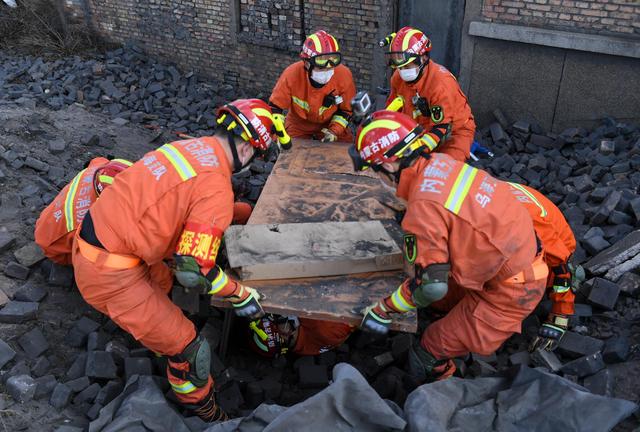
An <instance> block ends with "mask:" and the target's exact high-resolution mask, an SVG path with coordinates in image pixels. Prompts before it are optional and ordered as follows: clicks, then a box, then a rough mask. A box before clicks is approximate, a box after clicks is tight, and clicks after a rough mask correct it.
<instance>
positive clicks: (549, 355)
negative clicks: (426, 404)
mask: <svg viewBox="0 0 640 432" xmlns="http://www.w3.org/2000/svg"><path fill="white" fill-rule="evenodd" d="M531 362H532V363H533V364H534V365H535V366H539V367H544V368H546V369H548V370H550V371H551V372H557V371H559V370H560V368H562V363H561V362H560V360H559V359H558V357H557V356H556V355H555V354H554V353H553V352H551V351H546V350H543V349H540V348H538V349H537V350H535V351H534V352H533V353H531Z"/></svg>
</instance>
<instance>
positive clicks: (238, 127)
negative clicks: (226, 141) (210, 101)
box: [217, 99, 275, 150]
mask: <svg viewBox="0 0 640 432" xmlns="http://www.w3.org/2000/svg"><path fill="white" fill-rule="evenodd" d="M217 115H218V120H217V122H218V124H220V125H224V126H225V127H226V128H227V130H231V131H234V132H235V133H236V134H237V135H239V136H241V137H242V139H244V140H245V141H248V142H249V143H250V144H251V145H252V146H253V147H255V148H257V149H258V150H267V149H268V148H269V146H271V143H272V142H273V139H272V137H271V136H272V134H273V133H275V128H274V125H273V117H272V116H271V115H272V114H271V108H270V107H269V105H267V104H266V102H264V101H262V100H260V99H238V100H235V101H233V102H229V103H228V104H226V105H223V106H221V107H220V108H218V113H217Z"/></svg>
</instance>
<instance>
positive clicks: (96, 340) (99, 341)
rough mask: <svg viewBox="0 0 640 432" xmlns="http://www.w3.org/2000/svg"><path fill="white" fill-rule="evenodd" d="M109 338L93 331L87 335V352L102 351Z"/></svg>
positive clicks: (100, 332)
mask: <svg viewBox="0 0 640 432" xmlns="http://www.w3.org/2000/svg"><path fill="white" fill-rule="evenodd" d="M108 342H109V336H108V335H107V334H106V333H105V332H102V331H95V332H91V333H89V335H87V351H104V349H105V347H106V346H107V343H108Z"/></svg>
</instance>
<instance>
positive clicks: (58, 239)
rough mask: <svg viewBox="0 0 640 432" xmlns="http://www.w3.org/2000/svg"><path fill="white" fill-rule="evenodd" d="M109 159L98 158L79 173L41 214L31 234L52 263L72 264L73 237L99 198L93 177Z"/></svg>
mask: <svg viewBox="0 0 640 432" xmlns="http://www.w3.org/2000/svg"><path fill="white" fill-rule="evenodd" d="M108 162H109V160H108V159H106V158H103V157H97V158H94V159H92V160H91V162H89V165H88V166H87V168H85V169H83V170H82V171H80V172H79V173H78V174H77V175H76V176H75V177H74V178H73V180H72V181H71V183H69V184H68V185H66V186H65V187H64V188H63V189H62V191H60V193H59V194H58V195H57V196H56V197H55V199H54V200H53V201H52V202H51V203H50V204H49V205H48V206H47V207H46V208H45V209H44V210H43V211H42V213H40V217H39V218H38V220H37V221H36V228H35V232H34V236H35V241H36V243H37V244H38V246H40V247H41V248H42V250H43V251H44V255H45V256H46V257H47V258H49V259H50V260H51V261H53V262H55V263H58V264H62V265H69V264H71V248H72V244H73V235H74V233H75V231H76V229H77V228H78V225H79V224H80V222H82V219H83V218H84V215H85V214H87V211H89V208H90V207H91V206H92V205H93V203H94V202H95V201H96V199H97V198H98V196H97V194H96V191H95V188H94V187H93V175H94V174H95V172H96V170H97V169H98V168H100V167H101V166H103V165H105V164H107V163H108Z"/></svg>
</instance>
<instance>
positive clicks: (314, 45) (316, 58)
mask: <svg viewBox="0 0 640 432" xmlns="http://www.w3.org/2000/svg"><path fill="white" fill-rule="evenodd" d="M300 58H302V59H304V60H308V61H310V62H311V64H312V65H314V66H317V67H321V68H325V67H327V66H333V67H335V66H338V65H339V64H340V62H341V61H342V55H341V54H340V47H339V46H338V41H337V40H336V38H334V37H333V36H331V35H330V34H329V33H327V32H326V31H324V30H320V31H317V32H315V33H314V34H312V35H310V36H308V37H307V38H306V39H305V40H304V43H303V44H302V51H301V52H300Z"/></svg>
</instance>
